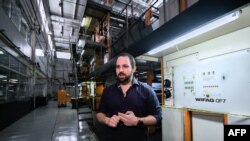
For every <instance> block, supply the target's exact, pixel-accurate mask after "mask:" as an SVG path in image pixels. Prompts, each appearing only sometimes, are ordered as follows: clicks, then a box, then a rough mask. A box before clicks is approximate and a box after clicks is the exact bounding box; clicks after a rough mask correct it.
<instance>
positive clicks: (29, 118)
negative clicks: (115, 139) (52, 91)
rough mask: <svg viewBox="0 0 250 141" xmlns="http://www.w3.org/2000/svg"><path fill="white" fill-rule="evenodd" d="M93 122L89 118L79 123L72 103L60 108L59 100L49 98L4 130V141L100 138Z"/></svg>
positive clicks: (87, 140)
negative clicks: (88, 120)
mask: <svg viewBox="0 0 250 141" xmlns="http://www.w3.org/2000/svg"><path fill="white" fill-rule="evenodd" d="M1 116H4V115H1ZM81 116H82V117H81V118H84V116H87V117H91V115H88V114H85V115H81ZM88 119H89V118H88ZM79 125H80V126H79ZM90 126H91V125H90V124H89V123H88V122H86V121H82V122H81V123H80V124H78V119H77V110H75V109H72V106H71V104H68V106H67V107H61V108H57V102H56V101H49V103H48V105H47V106H44V107H40V108H37V109H35V110H33V111H32V112H31V113H29V114H27V115H25V116H24V117H22V118H21V119H19V120H18V121H16V122H14V123H13V124H11V125H10V126H8V127H7V128H5V129H3V130H2V131H0V141H79V140H81V141H98V138H97V136H96V135H95V133H94V132H93V131H92V130H91V129H92V128H91V127H90Z"/></svg>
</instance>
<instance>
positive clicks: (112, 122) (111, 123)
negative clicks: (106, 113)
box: [105, 115, 120, 127]
mask: <svg viewBox="0 0 250 141" xmlns="http://www.w3.org/2000/svg"><path fill="white" fill-rule="evenodd" d="M119 121H120V117H119V116H117V115H113V116H112V117H110V118H109V117H106V118H105V124H106V125H108V126H110V127H116V126H117V124H118V122H119Z"/></svg>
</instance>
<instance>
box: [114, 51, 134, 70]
mask: <svg viewBox="0 0 250 141" xmlns="http://www.w3.org/2000/svg"><path fill="white" fill-rule="evenodd" d="M121 56H127V57H128V58H129V60H130V64H131V66H132V68H135V66H136V62H135V58H134V57H133V56H132V55H131V54H129V53H125V52H123V53H120V54H119V55H118V56H117V57H116V61H115V64H116V62H117V59H118V58H119V57H121Z"/></svg>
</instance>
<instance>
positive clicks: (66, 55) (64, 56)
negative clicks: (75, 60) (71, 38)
mask: <svg viewBox="0 0 250 141" xmlns="http://www.w3.org/2000/svg"><path fill="white" fill-rule="evenodd" d="M56 56H57V58H60V59H70V56H71V55H70V53H67V52H58V51H57V52H56Z"/></svg>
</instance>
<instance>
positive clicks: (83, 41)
mask: <svg viewBox="0 0 250 141" xmlns="http://www.w3.org/2000/svg"><path fill="white" fill-rule="evenodd" d="M85 44H86V41H85V40H84V39H79V40H78V43H77V46H78V47H82V48H83V47H84V46H85Z"/></svg>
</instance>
